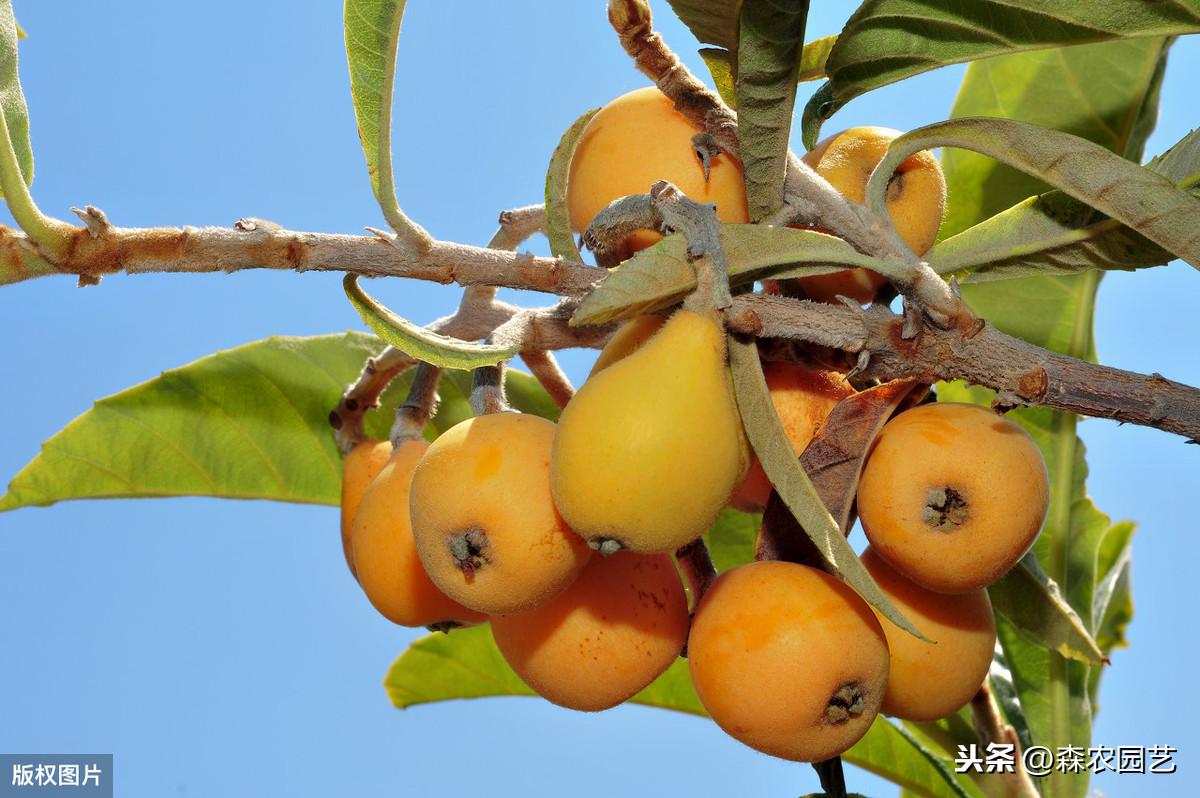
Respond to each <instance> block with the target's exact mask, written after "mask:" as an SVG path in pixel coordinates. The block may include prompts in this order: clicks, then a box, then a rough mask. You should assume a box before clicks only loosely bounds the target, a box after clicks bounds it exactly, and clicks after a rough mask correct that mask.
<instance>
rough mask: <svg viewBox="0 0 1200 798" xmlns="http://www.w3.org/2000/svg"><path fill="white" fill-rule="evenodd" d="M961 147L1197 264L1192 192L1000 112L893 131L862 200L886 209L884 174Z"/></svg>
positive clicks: (1199, 212)
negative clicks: (927, 153) (933, 151)
mask: <svg viewBox="0 0 1200 798" xmlns="http://www.w3.org/2000/svg"><path fill="white" fill-rule="evenodd" d="M938 146H949V147H961V148H965V149H968V150H973V151H975V152H979V153H982V154H984V155H989V156H991V157H993V158H995V159H997V160H999V161H1001V162H1002V163H1006V164H1008V165H1009V166H1012V167H1015V168H1017V169H1020V170H1022V171H1024V172H1026V173H1028V174H1033V175H1036V176H1038V177H1040V178H1042V179H1043V180H1045V181H1046V182H1047V183H1049V184H1050V185H1052V186H1054V187H1056V188H1058V189H1060V190H1062V191H1063V192H1065V193H1067V194H1069V195H1071V196H1072V197H1074V198H1075V199H1078V200H1080V201H1081V202H1084V203H1087V204H1088V205H1091V206H1092V207H1093V208H1096V209H1097V210H1099V211H1101V212H1102V213H1105V214H1107V215H1108V216H1110V217H1112V218H1113V219H1116V220H1118V221H1120V222H1122V223H1124V224H1125V225H1127V226H1129V227H1131V228H1133V229H1134V230H1136V231H1137V232H1139V233H1141V234H1142V235H1144V236H1146V237H1147V238H1149V239H1150V240H1151V241H1154V242H1155V243H1157V244H1159V245H1160V246H1162V247H1164V248H1165V249H1167V250H1169V251H1170V252H1173V253H1175V254H1176V255H1177V256H1179V257H1180V258H1183V259H1184V260H1185V261H1187V262H1188V263H1190V264H1191V265H1192V266H1194V267H1196V268H1198V269H1200V199H1198V198H1196V197H1193V196H1192V195H1191V194H1189V193H1187V192H1186V191H1183V190H1181V189H1179V188H1177V187H1176V186H1175V184H1174V183H1172V182H1171V181H1170V180H1169V179H1167V178H1166V177H1164V176H1162V175H1160V174H1157V173H1155V172H1152V171H1150V170H1149V169H1146V168H1143V167H1141V166H1138V165H1137V164H1135V163H1131V162H1130V161H1127V160H1125V158H1123V157H1122V156H1120V155H1117V154H1116V153H1113V152H1111V151H1109V150H1108V149H1107V148H1105V147H1103V146H1100V145H1098V144H1093V143H1092V142H1090V141H1087V140H1086V139H1082V138H1079V137H1078V136H1073V135H1071V134H1069V133H1061V132H1058V131H1055V130H1048V129H1046V128H1043V127H1040V126H1038V125H1031V124H1027V123H1025V122H1018V121H1015V120H1006V119H987V118H968V119H951V120H948V121H946V122H939V123H936V124H933V125H928V126H926V127H923V128H918V129H917V130H913V131H910V132H909V133H906V134H904V135H903V136H900V137H899V138H897V139H896V140H895V141H893V142H892V144H891V145H890V146H889V147H888V152H887V154H886V155H885V156H884V158H883V160H882V161H881V162H880V164H879V167H878V168H877V169H876V170H875V172H874V173H873V174H872V176H871V181H870V182H869V183H868V185H867V196H866V200H867V205H868V206H870V207H871V208H873V209H875V210H876V211H877V212H881V213H886V204H885V197H884V194H885V192H886V190H887V181H888V177H890V175H891V174H892V172H893V171H895V169H896V167H897V166H899V165H900V163H901V162H902V161H903V160H904V159H905V158H907V157H908V156H910V155H912V154H913V153H916V152H919V151H920V150H925V149H930V148H932V147H938Z"/></svg>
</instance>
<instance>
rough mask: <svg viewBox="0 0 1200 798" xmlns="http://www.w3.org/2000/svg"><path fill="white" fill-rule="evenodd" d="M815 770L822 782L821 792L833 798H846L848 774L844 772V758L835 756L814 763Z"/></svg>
mask: <svg viewBox="0 0 1200 798" xmlns="http://www.w3.org/2000/svg"><path fill="white" fill-rule="evenodd" d="M812 766H813V770H815V771H817V778H819V779H820V780H821V791H822V792H824V793H825V794H826V795H828V796H831V798H846V774H845V772H843V770H842V758H841V757H840V756H835V757H834V758H833V759H826V760H825V761H823V762H813V763H812Z"/></svg>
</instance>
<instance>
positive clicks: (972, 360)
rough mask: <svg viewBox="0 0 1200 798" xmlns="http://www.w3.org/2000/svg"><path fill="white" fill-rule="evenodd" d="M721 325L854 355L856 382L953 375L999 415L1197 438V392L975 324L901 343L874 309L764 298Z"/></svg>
mask: <svg viewBox="0 0 1200 798" xmlns="http://www.w3.org/2000/svg"><path fill="white" fill-rule="evenodd" d="M726 319H727V323H728V325H729V327H730V328H731V329H733V330H734V331H735V332H742V333H750V334H753V335H756V336H759V337H760V338H776V339H789V340H791V341H802V342H805V343H809V344H817V345H820V346H828V347H832V348H835V349H841V350H843V351H845V352H849V353H851V354H857V355H858V358H859V366H858V373H859V374H860V375H862V376H864V377H868V378H876V379H879V380H884V381H886V380H894V379H904V378H908V379H914V380H917V381H919V382H925V383H933V382H937V381H939V380H954V379H962V380H965V381H967V382H968V383H972V384H975V385H982V386H984V387H986V388H991V389H993V390H995V391H996V392H997V393H998V396H997V399H996V402H997V405H998V406H1000V407H1002V408H1005V409H1007V408H1011V407H1016V406H1022V405H1043V406H1046V407H1052V408H1054V409H1056V410H1065V411H1068V412H1072V413H1079V414H1081V415H1085V416H1094V417H1098V418H1111V419H1115V420H1117V421H1121V422H1127V423H1131V424H1139V425H1142V426H1147V427H1154V428H1156V429H1161V430H1165V431H1167V432H1173V433H1176V434H1178V435H1182V436H1184V437H1185V438H1187V439H1188V440H1189V442H1191V443H1197V442H1200V390H1197V389H1196V388H1193V387H1190V386H1188V385H1183V384H1182V383H1178V382H1173V381H1172V380H1168V379H1167V378H1165V377H1163V376H1162V375H1160V374H1151V375H1148V376H1147V375H1144V374H1137V373H1134V372H1130V371H1123V370H1121V369H1115V368H1111V367H1109V366H1102V365H1099V364H1097V363H1089V362H1087V361H1083V360H1079V359H1077V358H1073V357H1069V356H1067V355H1062V354H1058V353H1057V352H1050V351H1048V350H1046V349H1042V348H1041V347H1039V346H1035V345H1033V344H1030V343H1028V342H1026V341H1022V340H1021V339H1020V338H1014V337H1013V336H1011V335H1007V334H1005V333H1003V332H1001V331H999V330H997V329H996V328H995V327H992V326H991V325H989V324H987V323H986V322H983V321H980V322H979V323H978V324H977V325H976V327H975V328H974V329H973V330H972V331H969V332H966V333H964V332H962V331H960V330H942V329H938V328H935V327H931V326H928V325H926V326H922V327H921V328H920V329H919V330H918V331H917V334H916V335H915V336H914V337H912V338H906V337H905V333H904V327H905V319H904V317H903V316H898V315H896V314H894V313H892V312H891V311H890V310H888V309H887V308H886V307H883V306H881V305H872V306H871V307H869V308H867V309H866V310H863V309H861V308H857V307H855V308H851V307H848V306H844V305H825V304H820V303H816V302H810V301H808V300H798V299H791V298H788V297H782V296H767V295H764V294H744V295H741V296H737V297H734V300H733V306H732V307H731V308H730V309H729V311H728V312H727V314H726Z"/></svg>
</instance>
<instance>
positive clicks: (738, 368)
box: [728, 335, 927, 640]
mask: <svg viewBox="0 0 1200 798" xmlns="http://www.w3.org/2000/svg"><path fill="white" fill-rule="evenodd" d="M728 340H729V367H730V369H731V370H732V372H733V391H734V395H735V396H736V397H737V404H738V411H739V412H740V413H741V415H742V425H743V426H744V428H745V430H746V438H747V439H748V440H749V441H750V446H751V447H753V449H754V453H755V454H756V455H757V456H758V462H759V463H761V464H762V467H763V472H764V473H766V475H767V479H769V480H770V481H771V484H772V485H773V486H775V491H776V492H777V493H778V494H779V497H780V498H781V499H783V502H784V504H786V505H787V508H788V509H789V510H791V511H792V515H793V516H794V517H795V519H796V521H797V522H799V524H800V526H801V527H802V528H803V529H804V532H805V534H807V535H808V537H809V539H810V540H812V542H813V544H814V545H815V546H816V547H817V550H818V551H820V553H821V556H822V557H823V558H824V560H825V562H826V563H827V564H828V565H829V567H830V569H831V570H832V572H833V573H834V574H835V575H836V576H838V577H839V578H841V579H842V581H844V582H845V583H846V584H848V585H850V587H852V588H854V589H855V590H856V591H858V594H859V595H860V596H862V597H863V598H864V599H866V600H867V601H869V602H870V603H871V604H873V605H874V606H875V607H876V608H877V609H878V610H879V611H880V612H881V613H883V615H884V617H886V618H887V619H888V620H889V621H891V622H892V623H894V624H896V625H897V626H899V627H900V628H901V629H904V630H905V631H907V632H909V633H911V634H913V635H916V636H917V637H919V638H921V639H922V640H926V639H927V638H926V637H925V636H924V635H922V634H921V633H920V632H919V631H918V630H917V628H916V627H915V626H913V625H912V623H911V622H910V621H909V620H908V619H907V618H906V617H904V615H903V614H902V613H901V612H900V611H899V610H898V609H896V607H895V606H894V605H893V604H892V602H891V601H889V600H888V598H887V596H886V595H884V593H883V591H881V590H880V589H879V586H878V585H876V584H875V580H874V579H872V578H871V575H870V574H869V573H868V572H867V569H866V568H864V567H863V564H862V562H860V561H859V559H858V556H857V555H856V554H855V553H854V550H853V549H852V548H850V544H849V543H847V542H846V537H845V535H844V534H842V531H841V530H840V529H839V528H838V525H837V521H835V520H834V519H833V516H832V515H830V514H829V510H828V509H826V508H825V505H824V504H822V503H821V497H820V495H819V494H818V493H817V489H816V488H815V487H813V484H812V482H811V481H810V480H809V478H808V475H807V474H806V473H804V469H803V468H801V467H800V461H799V459H798V458H797V457H796V453H795V451H793V450H792V444H791V443H790V442H789V441H788V439H787V434H786V432H784V429H783V422H781V421H780V420H779V414H778V413H777V412H776V411H775V404H774V403H773V402H772V401H771V392H770V390H769V389H768V388H767V381H766V378H765V377H764V376H763V370H762V364H761V362H760V361H759V358H758V345H757V344H756V343H755V342H754V341H753V340H752V339H749V340H741V339H739V338H737V337H735V336H732V335H731V336H729V339H728Z"/></svg>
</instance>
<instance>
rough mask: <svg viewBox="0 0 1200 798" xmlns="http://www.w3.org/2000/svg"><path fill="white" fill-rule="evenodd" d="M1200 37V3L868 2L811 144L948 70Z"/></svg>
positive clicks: (813, 111) (808, 116)
mask: <svg viewBox="0 0 1200 798" xmlns="http://www.w3.org/2000/svg"><path fill="white" fill-rule="evenodd" d="M1196 31H1200V0H1175V2H1171V3H1143V2H1135V3H1120V2H1111V1H1110V0H1072V1H1071V2H1055V3H1047V2H1045V0H973V1H972V2H969V3H964V2H957V1H956V0H922V1H921V2H918V1H917V0H867V2H864V3H863V4H862V5H861V6H860V7H859V9H858V10H857V11H856V12H855V13H854V15H853V16H852V17H851V18H850V20H849V21H848V22H847V23H846V26H845V28H844V29H843V30H842V34H841V36H840V38H839V39H838V43H837V45H836V46H835V47H834V48H833V52H832V53H830V56H829V60H828V62H827V64H826V71H827V72H828V74H829V79H830V80H829V88H828V89H827V90H826V91H825V92H823V96H822V97H821V98H820V99H817V100H814V101H813V102H810V105H809V107H806V109H805V143H806V145H808V146H811V145H810V144H808V142H809V137H810V135H811V138H812V140H813V141H815V140H816V138H817V132H816V131H817V130H818V129H819V127H820V125H821V123H822V122H824V120H826V119H828V118H829V117H830V116H832V115H833V114H834V113H836V112H837V110H838V109H839V108H841V107H842V106H843V105H845V104H846V103H847V102H849V101H850V100H852V99H853V98H855V97H857V96H859V95H860V94H863V93H865V92H867V91H871V90H873V89H876V88H879V87H880V86H885V85H887V84H889V83H894V82H896V81H898V80H903V79H904V78H907V77H911V76H912V75H917V74H920V73H922V72H926V71H928V70H930V69H936V68H937V67H941V66H945V65H947V64H957V63H962V62H965V61H974V60H977V59H987V58H991V57H994V56H1003V55H1006V54H1012V53H1021V52H1023V51H1030V50H1040V49H1045V48H1059V47H1063V46H1064V45H1083V44H1087V43H1090V42H1106V41H1112V40H1122V39H1131V38H1135V37H1162V36H1175V35H1180V34H1184V33H1195V32H1196ZM1041 101H1042V102H1045V101H1046V100H1045V98H1041Z"/></svg>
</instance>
